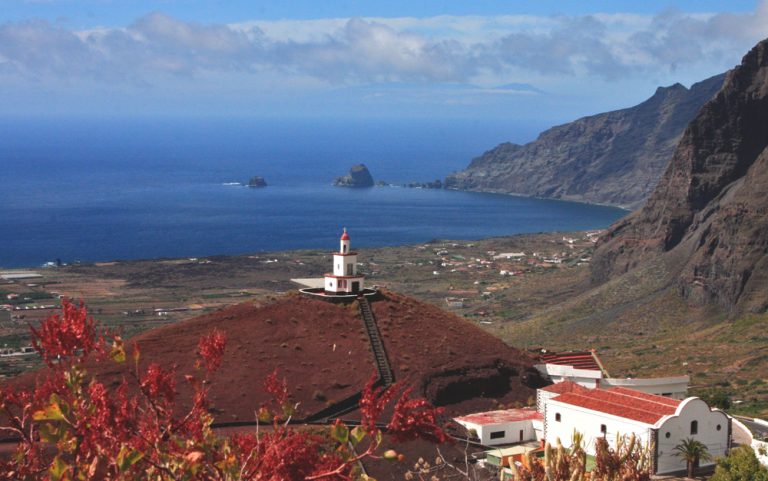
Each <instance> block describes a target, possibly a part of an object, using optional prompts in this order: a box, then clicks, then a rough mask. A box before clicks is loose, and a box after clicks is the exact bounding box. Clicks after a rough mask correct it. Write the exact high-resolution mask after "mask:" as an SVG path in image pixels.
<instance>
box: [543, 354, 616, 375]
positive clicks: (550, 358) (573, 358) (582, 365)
mask: <svg viewBox="0 0 768 481" xmlns="http://www.w3.org/2000/svg"><path fill="white" fill-rule="evenodd" d="M541 360H542V361H543V362H544V363H546V364H558V365H561V366H572V367H574V368H576V369H589V370H591V371H600V370H601V369H600V365H599V364H598V363H597V360H596V359H595V354H594V353H593V352H591V351H571V352H548V353H545V354H542V355H541Z"/></svg>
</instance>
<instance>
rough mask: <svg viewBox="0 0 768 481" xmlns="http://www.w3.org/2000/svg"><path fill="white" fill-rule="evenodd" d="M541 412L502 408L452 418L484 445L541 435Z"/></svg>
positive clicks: (507, 442) (523, 440) (528, 438)
mask: <svg viewBox="0 0 768 481" xmlns="http://www.w3.org/2000/svg"><path fill="white" fill-rule="evenodd" d="M543 419H544V416H543V415H542V413H540V412H538V411H537V410H535V409H531V408H522V409H504V410H499V411H488V412H484V413H476V414H469V415H467V416H460V417H457V418H454V421H456V422H457V423H459V424H461V425H462V426H464V428H465V429H466V430H467V431H468V432H469V433H474V434H475V435H476V436H477V438H478V439H479V440H480V444H483V445H485V446H495V445H501V444H512V443H523V442H527V441H535V440H536V439H539V438H541V437H542V427H543V425H542V421H543Z"/></svg>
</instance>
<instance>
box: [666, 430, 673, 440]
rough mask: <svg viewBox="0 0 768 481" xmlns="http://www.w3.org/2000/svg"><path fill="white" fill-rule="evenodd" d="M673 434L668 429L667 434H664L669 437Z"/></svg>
mask: <svg viewBox="0 0 768 481" xmlns="http://www.w3.org/2000/svg"><path fill="white" fill-rule="evenodd" d="M671 436H672V433H670V432H669V431H667V434H665V435H664V437H665V438H667V439H669V438H670V437H671Z"/></svg>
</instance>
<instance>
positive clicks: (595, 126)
mask: <svg viewBox="0 0 768 481" xmlns="http://www.w3.org/2000/svg"><path fill="white" fill-rule="evenodd" d="M723 78H724V75H718V76H715V77H712V78H710V79H707V80H704V81H703V82H699V83H697V84H694V85H693V86H691V88H690V89H687V88H685V87H684V86H682V85H680V84H675V85H673V86H671V87H666V88H659V89H658V90H657V91H656V93H655V94H654V95H653V96H652V97H651V98H649V99H648V100H646V101H645V102H643V103H641V104H639V105H636V106H634V107H631V108H628V109H623V110H617V111H614V112H608V113H603V114H598V115H593V116H591V117H584V118H582V119H579V120H576V121H575V122H571V123H569V124H565V125H560V126H557V127H553V128H551V129H549V130H547V131H545V132H543V133H542V134H541V135H540V136H539V138H538V139H537V140H536V141H534V142H531V143H528V144H526V145H516V144H511V143H504V144H501V145H499V146H497V147H496V148H494V149H492V150H490V151H488V152H486V153H484V154H483V155H481V156H480V157H477V158H475V159H474V160H473V161H472V163H471V164H470V165H469V167H468V168H467V169H466V170H464V171H462V172H457V173H454V174H451V175H450V176H448V177H447V178H446V181H445V184H446V188H449V189H461V190H478V191H486V192H500V193H511V194H522V195H531V196H537V197H550V198H557V199H567V200H578V201H586V202H596V203H604V204H613V205H619V206H623V207H629V208H634V207H637V206H639V205H640V204H642V202H643V201H644V200H645V199H646V198H647V197H648V195H650V193H651V192H652V191H653V188H654V187H655V186H656V183H657V182H658V180H659V177H660V176H661V174H662V173H663V171H664V168H665V167H666V165H667V163H668V161H669V159H670V158H671V157H672V153H673V152H674V149H675V146H676V145H677V143H678V141H679V140H680V136H681V134H682V132H683V130H684V129H685V127H686V125H688V123H689V122H690V121H691V120H692V119H693V118H694V117H695V116H696V113H697V112H698V111H699V109H700V108H701V106H702V105H703V104H704V103H705V102H706V101H707V100H709V99H710V98H711V97H712V96H713V95H714V94H715V93H716V92H717V91H718V90H719V89H720V86H721V85H722V82H723Z"/></svg>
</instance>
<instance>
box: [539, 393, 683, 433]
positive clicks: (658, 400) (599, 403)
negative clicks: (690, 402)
mask: <svg viewBox="0 0 768 481" xmlns="http://www.w3.org/2000/svg"><path fill="white" fill-rule="evenodd" d="M554 400H555V401H559V402H563V403H566V404H570V405H573V406H580V407H583V408H587V409H591V410H593V411H599V412H602V413H605V414H611V415H614V416H619V417H623V418H627V419H632V420H634V421H640V422H642V423H646V424H656V422H657V421H658V420H659V419H661V418H662V417H664V416H666V415H668V414H675V411H676V409H677V406H679V405H680V401H678V400H675V399H669V398H665V397H663V396H657V395H655V394H647V393H643V392H639V391H635V390H633V389H626V388H621V387H617V388H613V389H609V390H603V389H590V390H587V392H570V393H565V394H561V395H559V396H557V397H555V398H554Z"/></svg>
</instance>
